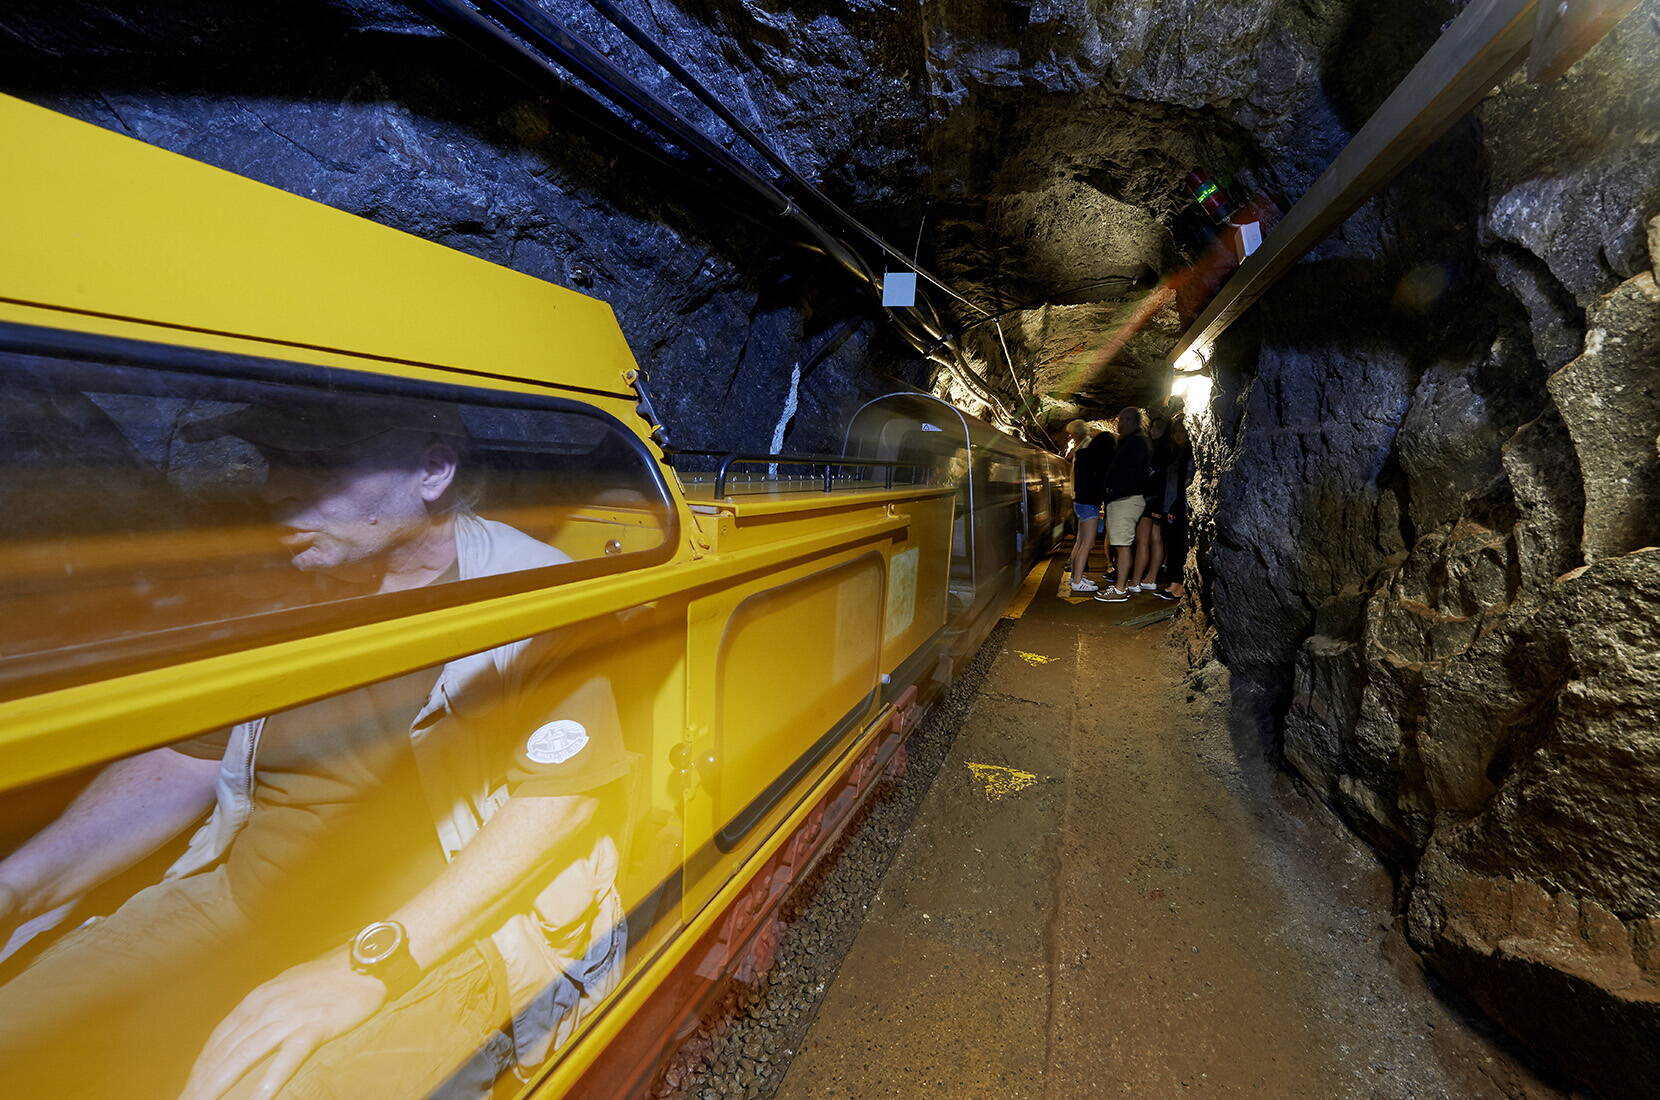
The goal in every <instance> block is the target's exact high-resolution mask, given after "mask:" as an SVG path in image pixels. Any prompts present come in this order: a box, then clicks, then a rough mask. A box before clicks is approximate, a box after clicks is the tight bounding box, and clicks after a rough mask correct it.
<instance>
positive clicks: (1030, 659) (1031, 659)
mask: <svg viewBox="0 0 1660 1100" xmlns="http://www.w3.org/2000/svg"><path fill="white" fill-rule="evenodd" d="M1014 652H1015V655H1016V656H1017V657H1019V658H1020V659H1021V660H1022V661H1025V662H1026V663H1027V664H1029V665H1031V666H1033V667H1034V668H1035V667H1036V666H1038V665H1046V664H1048V663H1049V662H1050V661H1053V660H1054V658H1053V657H1045V656H1044V655H1043V654H1041V653H1027V652H1026V651H1025V650H1024V649H1017V650H1015V651H1014Z"/></svg>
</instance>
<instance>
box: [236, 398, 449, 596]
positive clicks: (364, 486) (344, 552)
mask: <svg viewBox="0 0 1660 1100" xmlns="http://www.w3.org/2000/svg"><path fill="white" fill-rule="evenodd" d="M428 438H429V437H423V436H421V435H418V434H416V433H413V432H405V431H391V432H385V433H382V434H381V435H378V436H375V437H373V438H370V439H367V440H364V441H363V442H361V443H355V444H352V445H350V446H347V447H337V448H331V449H328V450H317V451H283V450H276V449H265V450H264V455H265V458H266V461H267V463H268V464H269V466H268V470H267V473H266V481H265V489H264V496H265V500H266V503H267V504H268V505H269V506H270V508H271V517H272V519H273V520H274V521H275V522H276V523H277V524H279V525H280V526H281V527H283V528H285V532H284V534H283V535H282V536H281V539H280V541H281V542H282V546H283V549H284V550H286V551H287V552H288V554H289V556H290V558H291V560H292V562H293V564H294V566H295V568H297V569H300V570H303V571H306V572H321V573H338V572H342V571H351V570H352V569H353V567H356V566H362V565H367V564H371V563H374V562H376V561H379V560H381V559H383V558H385V557H386V555H387V554H389V553H391V552H392V551H393V550H395V549H396V548H397V547H399V546H400V545H402V544H404V543H407V542H411V541H414V540H416V539H419V538H420V537H421V536H422V535H423V534H425V533H426V532H427V530H428V529H429V527H430V526H431V524H432V517H431V514H430V512H429V507H428V506H429V505H430V504H432V503H434V502H436V501H437V500H438V499H439V498H440V497H441V496H442V495H443V493H444V490H445V489H447V488H448V486H449V483H450V480H451V479H452V477H453V474H454V468H455V453H454V451H453V449H451V448H449V447H448V446H446V445H444V444H441V443H431V442H429V441H428Z"/></svg>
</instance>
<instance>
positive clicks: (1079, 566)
mask: <svg viewBox="0 0 1660 1100" xmlns="http://www.w3.org/2000/svg"><path fill="white" fill-rule="evenodd" d="M1097 522H1099V521H1098V520H1093V519H1081V520H1079V521H1078V538H1077V540H1076V542H1077V545H1076V546H1074V547H1073V548H1072V579H1073V580H1079V579H1081V578H1082V577H1083V575H1084V571H1085V570H1087V569H1088V568H1089V552H1090V551H1091V550H1093V549H1095V525H1096V523H1097Z"/></svg>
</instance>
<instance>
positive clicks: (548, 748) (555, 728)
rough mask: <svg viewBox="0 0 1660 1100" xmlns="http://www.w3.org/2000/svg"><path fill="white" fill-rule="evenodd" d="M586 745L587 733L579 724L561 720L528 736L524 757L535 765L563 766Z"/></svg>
mask: <svg viewBox="0 0 1660 1100" xmlns="http://www.w3.org/2000/svg"><path fill="white" fill-rule="evenodd" d="M587 744H588V731H587V730H586V729H584V728H583V726H582V723H581V722H573V721H571V720H570V719H569V718H561V719H560V720H559V721H557V722H549V723H548V724H547V725H545V726H543V727H542V728H541V729H539V730H537V731H536V732H535V733H533V734H531V735H530V740H529V741H526V742H525V755H526V756H528V757H530V759H531V760H532V761H534V762H535V763H537V764H563V763H564V762H565V761H567V760H569V759H570V758H571V757H573V756H575V755H576V754H577V753H579V752H581V751H582V749H583V746H585V745H587Z"/></svg>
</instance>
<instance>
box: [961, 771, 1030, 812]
mask: <svg viewBox="0 0 1660 1100" xmlns="http://www.w3.org/2000/svg"><path fill="white" fill-rule="evenodd" d="M965 763H966V761H965ZM968 770H969V771H970V772H972V773H973V774H974V778H975V779H977V780H979V781H980V786H982V787H984V788H985V789H986V801H987V802H997V801H999V800H1001V799H1003V798H1005V797H1007V796H1009V795H1011V794H1014V793H1015V792H1016V791H1023V790H1025V789H1026V788H1027V787H1030V786H1032V785H1033V784H1034V783H1036V782H1037V780H1038V777H1037V776H1035V775H1033V774H1032V773H1031V772H1023V771H1021V770H1020V769H1019V768H1005V767H1002V766H1001V765H998V764H969V765H968Z"/></svg>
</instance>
